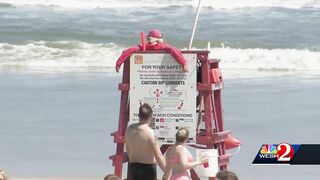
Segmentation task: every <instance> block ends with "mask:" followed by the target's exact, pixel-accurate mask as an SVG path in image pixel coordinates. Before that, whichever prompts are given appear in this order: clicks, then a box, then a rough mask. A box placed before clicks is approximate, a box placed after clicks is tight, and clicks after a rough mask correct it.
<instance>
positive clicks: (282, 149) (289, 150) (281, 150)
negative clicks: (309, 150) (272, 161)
mask: <svg viewBox="0 0 320 180" xmlns="http://www.w3.org/2000/svg"><path fill="white" fill-rule="evenodd" d="M277 151H278V153H277V156H276V158H277V161H282V162H288V161H291V160H292V158H293V156H294V149H293V147H292V146H291V145H290V144H288V143H281V144H279V145H278V146H277Z"/></svg>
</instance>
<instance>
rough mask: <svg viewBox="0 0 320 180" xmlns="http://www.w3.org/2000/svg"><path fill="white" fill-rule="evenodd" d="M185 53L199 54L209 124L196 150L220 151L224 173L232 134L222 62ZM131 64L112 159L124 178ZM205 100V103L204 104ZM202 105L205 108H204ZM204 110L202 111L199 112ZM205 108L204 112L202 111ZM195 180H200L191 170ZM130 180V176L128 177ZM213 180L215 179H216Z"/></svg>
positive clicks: (203, 115)
mask: <svg viewBox="0 0 320 180" xmlns="http://www.w3.org/2000/svg"><path fill="white" fill-rule="evenodd" d="M138 53H166V52H159V51H156V52H152V51H140V52H138ZM182 53H183V54H188V53H193V54H197V60H198V62H199V63H200V65H201V68H200V71H201V82H198V83H197V90H198V91H199V96H198V97H197V106H198V107H200V108H198V110H197V113H198V118H199V120H200V121H202V122H204V123H205V129H204V130H203V131H201V132H200V133H197V137H196V143H197V145H195V147H199V148H203V149H212V148H215V149H217V150H218V154H219V157H218V163H219V168H220V170H226V169H227V164H228V163H229V155H228V154H226V147H225V140H226V138H227V136H228V135H229V134H230V131H225V130H224V124H223V115H222V111H223V110H222V103H221V89H222V88H223V79H222V76H221V71H220V69H219V61H220V60H215V59H209V53H210V52H209V51H182ZM129 76H130V62H129V59H127V60H126V61H125V63H124V69H123V76H122V83H120V84H119V86H118V89H119V90H120V91H121V100H120V112H119V122H118V130H117V131H116V132H114V133H111V135H112V136H114V143H116V145H117V147H116V154H115V155H112V156H110V157H109V159H111V160H112V165H113V166H114V167H115V171H114V173H115V174H116V175H117V176H119V177H121V178H122V169H123V163H125V162H128V157H127V154H126V153H125V152H124V144H125V131H126V129H127V126H128V121H129V105H128V104H129V89H130V88H129V87H130V77H129ZM202 99H203V101H204V102H203V103H201V101H202ZM202 104H203V105H204V107H203V108H201V106H202ZM199 109H200V110H199ZM202 109H203V110H202ZM167 148H168V145H163V146H161V151H162V153H164V152H165V151H166V150H167ZM191 175H192V179H193V180H199V179H200V178H199V177H198V175H197V174H196V173H195V171H193V170H191ZM128 179H129V177H128ZM209 180H215V178H214V177H211V178H209Z"/></svg>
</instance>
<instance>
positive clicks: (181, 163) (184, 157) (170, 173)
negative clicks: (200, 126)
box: [162, 128, 208, 180]
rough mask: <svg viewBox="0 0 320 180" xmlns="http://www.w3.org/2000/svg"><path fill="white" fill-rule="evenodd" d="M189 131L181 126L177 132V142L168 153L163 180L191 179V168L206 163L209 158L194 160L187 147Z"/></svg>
mask: <svg viewBox="0 0 320 180" xmlns="http://www.w3.org/2000/svg"><path fill="white" fill-rule="evenodd" d="M188 137H189V131H188V130H187V129H186V128H181V129H179V130H178V131H177V133H176V143H175V144H174V145H173V146H172V147H170V148H169V149H168V151H167V153H166V168H165V172H164V175H163V178H162V179H163V180H191V176H190V171H189V170H190V169H191V168H193V167H195V166H199V165H202V164H204V163H206V162H207V161H208V160H207V159H204V160H202V161H201V162H200V161H193V160H192V155H191V153H190V152H189V151H188V149H187V148H186V147H184V144H185V142H186V141H187V140H188Z"/></svg>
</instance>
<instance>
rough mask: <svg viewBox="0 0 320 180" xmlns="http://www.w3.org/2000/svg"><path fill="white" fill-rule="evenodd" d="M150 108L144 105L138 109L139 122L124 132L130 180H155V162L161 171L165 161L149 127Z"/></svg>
mask: <svg viewBox="0 0 320 180" xmlns="http://www.w3.org/2000/svg"><path fill="white" fill-rule="evenodd" d="M152 113H153V111H152V108H151V107H150V105H149V104H147V103H145V104H143V105H142V106H140V108H139V115H138V116H139V119H140V120H139V122H138V123H134V124H131V125H130V126H129V127H128V129H127V131H126V135H125V137H126V148H127V153H128V158H129V163H128V171H129V176H128V177H130V179H131V180H143V179H145V180H156V179H157V171H156V162H157V163H158V165H159V166H160V168H161V169H162V170H164V168H165V159H164V157H163V155H162V153H161V151H160V147H159V144H158V141H157V138H156V137H155V134H154V130H153V129H151V128H150V127H149V124H150V122H151V119H152Z"/></svg>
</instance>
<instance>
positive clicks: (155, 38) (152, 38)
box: [147, 29, 163, 45]
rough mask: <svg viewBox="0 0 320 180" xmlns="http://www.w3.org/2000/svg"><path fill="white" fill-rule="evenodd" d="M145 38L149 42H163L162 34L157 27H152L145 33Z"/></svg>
mask: <svg viewBox="0 0 320 180" xmlns="http://www.w3.org/2000/svg"><path fill="white" fill-rule="evenodd" d="M147 40H148V43H149V44H152V45H154V44H158V43H160V42H163V34H162V32H161V31H159V30H158V29H152V30H150V31H149V33H148V35H147Z"/></svg>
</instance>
